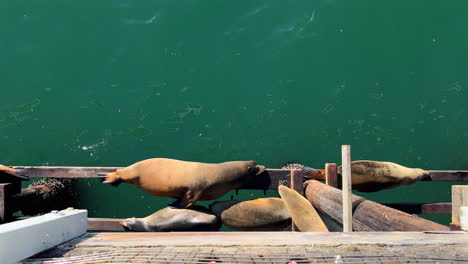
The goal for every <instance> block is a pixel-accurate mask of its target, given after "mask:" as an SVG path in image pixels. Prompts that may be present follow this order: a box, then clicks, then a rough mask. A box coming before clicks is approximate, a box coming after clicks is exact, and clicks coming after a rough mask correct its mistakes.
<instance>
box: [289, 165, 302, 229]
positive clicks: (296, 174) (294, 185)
mask: <svg viewBox="0 0 468 264" xmlns="http://www.w3.org/2000/svg"><path fill="white" fill-rule="evenodd" d="M291 189H293V190H295V191H296V192H298V193H299V194H301V195H302V194H303V193H304V185H303V180H302V170H291ZM298 230H299V229H298V228H297V226H296V225H295V224H294V220H292V219H291V231H298Z"/></svg>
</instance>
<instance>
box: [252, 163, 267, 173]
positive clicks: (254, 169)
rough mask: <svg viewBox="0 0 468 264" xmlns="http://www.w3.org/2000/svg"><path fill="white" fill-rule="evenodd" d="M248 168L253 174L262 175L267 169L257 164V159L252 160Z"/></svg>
mask: <svg viewBox="0 0 468 264" xmlns="http://www.w3.org/2000/svg"><path fill="white" fill-rule="evenodd" d="M248 169H249V172H250V173H251V174H252V175H260V174H262V173H264V172H265V171H266V168H265V166H263V165H257V163H256V162H255V161H250V164H249V167H248Z"/></svg>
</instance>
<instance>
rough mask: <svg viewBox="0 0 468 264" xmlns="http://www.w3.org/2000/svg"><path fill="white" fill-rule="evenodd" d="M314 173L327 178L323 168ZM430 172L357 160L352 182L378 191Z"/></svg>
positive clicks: (356, 187)
mask: <svg viewBox="0 0 468 264" xmlns="http://www.w3.org/2000/svg"><path fill="white" fill-rule="evenodd" d="M295 166H296V167H297V168H299V169H300V168H309V167H306V166H304V165H301V164H295ZM317 171H318V172H319V173H312V174H311V177H310V178H312V179H314V180H322V181H323V180H325V173H323V170H317ZM337 173H338V177H339V179H338V188H341V173H342V168H341V166H339V167H338V168H337ZM428 175H429V172H428V171H425V170H422V169H418V168H407V167H404V166H401V165H399V164H396V163H393V162H387V161H372V160H356V161H352V162H351V184H352V188H353V190H356V191H360V192H377V191H380V190H384V189H391V188H395V187H398V186H401V185H408V184H413V183H415V182H417V181H419V180H421V179H423V178H424V177H426V176H428Z"/></svg>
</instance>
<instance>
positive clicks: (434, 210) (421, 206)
mask: <svg viewBox="0 0 468 264" xmlns="http://www.w3.org/2000/svg"><path fill="white" fill-rule="evenodd" d="M383 205H385V206H388V207H391V208H393V209H396V210H400V211H403V212H405V213H408V214H451V213H452V203H384V204H383Z"/></svg>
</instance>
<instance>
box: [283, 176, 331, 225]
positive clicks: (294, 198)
mask: <svg viewBox="0 0 468 264" xmlns="http://www.w3.org/2000/svg"><path fill="white" fill-rule="evenodd" d="M278 191H279V194H280V196H281V199H282V201H283V202H284V204H285V206H286V208H287V209H288V212H289V214H290V215H291V218H292V219H293V221H294V224H295V225H296V226H297V228H299V230H300V231H301V232H328V228H327V227H326V226H325V224H324V223H323V221H322V219H321V218H320V216H319V215H318V213H317V211H316V210H315V208H314V207H313V206H312V204H311V203H310V202H309V201H307V199H306V198H304V196H302V195H300V194H299V193H298V192H297V191H295V190H293V189H291V188H288V187H286V186H284V185H280V186H278Z"/></svg>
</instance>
